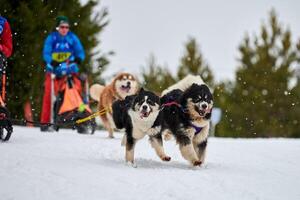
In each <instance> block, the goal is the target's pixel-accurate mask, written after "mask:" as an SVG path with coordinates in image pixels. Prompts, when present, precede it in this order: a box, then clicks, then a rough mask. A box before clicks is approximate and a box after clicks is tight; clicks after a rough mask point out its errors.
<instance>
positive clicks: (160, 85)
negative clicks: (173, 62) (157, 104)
mask: <svg viewBox="0 0 300 200" xmlns="http://www.w3.org/2000/svg"><path fill="white" fill-rule="evenodd" d="M143 69H144V70H143V72H142V76H143V80H144V83H143V87H145V88H146V89H148V90H151V91H154V92H156V93H157V94H159V93H161V92H162V91H163V90H164V89H166V88H167V87H169V86H170V85H172V84H174V83H175V79H174V78H173V76H172V74H171V72H170V71H169V70H168V68H166V67H162V66H160V65H158V64H157V63H156V61H155V57H154V56H153V55H151V56H150V59H149V61H148V63H147V66H146V67H143Z"/></svg>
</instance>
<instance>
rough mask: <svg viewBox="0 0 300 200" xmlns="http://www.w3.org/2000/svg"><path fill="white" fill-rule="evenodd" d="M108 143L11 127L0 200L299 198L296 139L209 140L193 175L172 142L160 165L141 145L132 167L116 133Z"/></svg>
mask: <svg viewBox="0 0 300 200" xmlns="http://www.w3.org/2000/svg"><path fill="white" fill-rule="evenodd" d="M106 136H107V134H106V133H105V132H102V131H97V132H96V134H95V135H92V136H91V135H79V134H77V133H75V132H73V131H71V130H61V131H60V132H58V133H56V132H54V133H41V132H40V131H39V129H36V128H24V127H14V133H13V135H12V137H11V140H10V141H9V142H8V143H0V199H1V200H2V199H3V200H8V199H22V200H25V199H28V200H46V199H63V200H68V199H70V200H76V199H85V200H90V199H97V200H104V199H128V200H134V199H137V200H148V199H163V200H167V199H180V200H183V199H184V200H188V199H205V200H208V199H213V200H215V199H231V200H232V199H239V200H240V199H300V190H299V186H300V167H299V166H300V161H299V158H300V140H293V139H219V138H210V139H209V144H208V154H207V160H206V161H207V162H206V164H205V165H204V166H203V167H201V168H191V167H189V165H188V163H187V162H186V161H184V160H183V158H182V157H181V155H180V153H179V150H178V147H177V146H176V145H175V142H174V141H168V142H165V149H166V152H167V154H169V155H170V156H171V157H172V161H171V162H169V163H165V162H162V161H160V160H159V158H158V157H157V156H156V155H155V153H154V150H153V149H152V148H151V147H150V144H149V143H148V141H147V140H146V139H144V140H142V141H140V142H139V143H138V145H137V147H136V162H137V165H138V168H131V167H128V166H126V165H125V163H124V158H123V157H124V149H123V147H121V146H120V142H121V136H122V134H117V135H116V136H117V138H116V139H107V138H106Z"/></svg>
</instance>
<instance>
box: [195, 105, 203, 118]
mask: <svg viewBox="0 0 300 200" xmlns="http://www.w3.org/2000/svg"><path fill="white" fill-rule="evenodd" d="M195 110H196V111H197V113H198V114H199V115H200V117H204V116H205V114H206V110H200V109H199V108H198V107H195Z"/></svg>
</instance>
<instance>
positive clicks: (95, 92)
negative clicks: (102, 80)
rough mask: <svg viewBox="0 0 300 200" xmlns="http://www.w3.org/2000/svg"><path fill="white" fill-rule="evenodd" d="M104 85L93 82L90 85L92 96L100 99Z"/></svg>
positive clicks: (96, 99) (97, 99)
mask: <svg viewBox="0 0 300 200" xmlns="http://www.w3.org/2000/svg"><path fill="white" fill-rule="evenodd" d="M103 89H104V86H103V85H100V84H93V85H92V86H91V87H90V96H91V97H92V99H94V100H95V101H98V102H99V101H100V95H101V93H102V92H103Z"/></svg>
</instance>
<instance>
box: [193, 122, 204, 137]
mask: <svg viewBox="0 0 300 200" xmlns="http://www.w3.org/2000/svg"><path fill="white" fill-rule="evenodd" d="M191 127H193V128H194V129H195V131H196V132H195V135H197V134H198V133H200V132H201V131H202V129H203V127H199V126H196V125H194V124H192V123H191Z"/></svg>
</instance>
